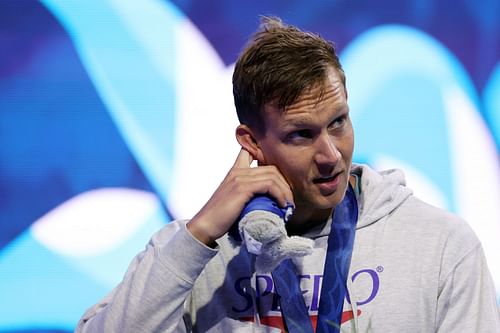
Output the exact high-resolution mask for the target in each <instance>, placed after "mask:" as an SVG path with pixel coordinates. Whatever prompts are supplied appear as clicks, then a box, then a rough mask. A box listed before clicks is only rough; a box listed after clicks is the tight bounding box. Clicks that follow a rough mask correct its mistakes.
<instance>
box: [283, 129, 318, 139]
mask: <svg viewBox="0 0 500 333" xmlns="http://www.w3.org/2000/svg"><path fill="white" fill-rule="evenodd" d="M288 138H289V139H310V138H312V133H311V131H310V130H298V131H294V132H292V133H290V134H288Z"/></svg>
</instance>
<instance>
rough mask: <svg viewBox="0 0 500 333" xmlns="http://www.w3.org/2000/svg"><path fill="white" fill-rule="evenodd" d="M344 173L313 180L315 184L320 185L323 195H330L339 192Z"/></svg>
mask: <svg viewBox="0 0 500 333" xmlns="http://www.w3.org/2000/svg"><path fill="white" fill-rule="evenodd" d="M341 175H342V172H337V173H335V174H333V175H331V176H326V177H318V178H315V179H314V180H313V183H314V184H316V185H318V187H319V190H320V192H321V193H322V194H323V195H330V194H332V193H334V192H335V191H336V190H337V187H338V186H339V184H340V178H341Z"/></svg>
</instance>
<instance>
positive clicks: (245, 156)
mask: <svg viewBox="0 0 500 333" xmlns="http://www.w3.org/2000/svg"><path fill="white" fill-rule="evenodd" d="M252 161H253V156H252V155H251V154H250V153H249V152H248V151H247V150H245V149H244V148H241V150H240V152H239V154H238V157H236V161H235V162H234V165H233V168H249V167H250V164H251V163H252Z"/></svg>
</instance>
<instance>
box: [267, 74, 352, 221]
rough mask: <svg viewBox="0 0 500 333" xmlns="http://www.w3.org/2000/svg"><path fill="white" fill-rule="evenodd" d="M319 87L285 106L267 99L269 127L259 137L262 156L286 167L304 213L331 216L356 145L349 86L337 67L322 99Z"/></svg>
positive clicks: (343, 188) (273, 163) (319, 216)
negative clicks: (349, 104) (279, 107)
mask: <svg viewBox="0 0 500 333" xmlns="http://www.w3.org/2000/svg"><path fill="white" fill-rule="evenodd" d="M319 93H320V87H313V88H312V89H310V90H307V91H305V92H304V93H303V94H302V95H301V96H300V97H299V99H298V100H297V101H296V102H295V103H294V104H293V105H291V106H289V107H288V108H287V109H286V110H285V112H281V110H279V109H278V108H277V107H276V106H274V105H273V104H272V103H269V104H267V105H266V106H265V107H264V114H263V116H264V121H265V124H266V132H265V134H264V135H263V136H262V137H260V138H258V139H257V143H258V145H259V146H260V149H261V151H262V155H263V157H264V161H261V162H263V163H264V164H272V165H275V166H277V167H278V169H279V170H280V171H281V172H282V173H283V175H284V176H285V178H286V179H287V181H288V183H289V184H290V186H291V188H292V191H293V195H294V200H295V205H296V208H297V210H296V213H298V214H299V215H300V216H301V217H302V218H306V219H308V218H311V219H314V218H321V217H325V216H327V215H328V214H330V212H331V209H332V208H333V207H335V206H336V205H337V204H338V203H339V202H340V201H341V200H342V199H343V197H344V193H345V191H346V187H347V183H348V181H349V171H350V166H351V160H352V153H353V147H354V133H353V128H352V124H351V120H350V117H349V107H348V105H347V98H346V92H345V90H344V86H343V84H342V82H341V81H340V78H339V75H338V74H337V72H336V70H334V69H331V70H330V71H329V74H328V78H327V80H326V82H325V90H324V94H323V96H322V98H321V99H320V100H318V96H319ZM299 212H300V213H299ZM295 215H296V214H294V217H295Z"/></svg>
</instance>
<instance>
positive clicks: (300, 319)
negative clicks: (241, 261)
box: [272, 185, 358, 333]
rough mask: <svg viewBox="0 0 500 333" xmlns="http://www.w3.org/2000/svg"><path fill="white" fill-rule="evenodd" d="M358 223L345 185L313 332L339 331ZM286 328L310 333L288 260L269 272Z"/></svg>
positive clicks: (350, 191) (355, 206) (352, 198)
mask: <svg viewBox="0 0 500 333" xmlns="http://www.w3.org/2000/svg"><path fill="white" fill-rule="evenodd" d="M357 220H358V204H357V201H356V195H355V193H354V190H353V189H352V188H351V186H350V185H349V186H348V188H347V191H346V194H345V196H344V199H343V200H342V202H340V203H339V204H338V205H337V206H336V207H335V210H334V213H333V218H332V226H331V230H330V235H329V236H328V248H327V254H326V260H325V267H324V272H323V284H322V287H321V295H320V302H319V309H318V322H317V326H316V333H327V332H328V333H331V332H335V333H337V332H340V325H341V320H342V311H343V306H344V298H345V295H346V292H347V274H348V273H349V266H350V265H351V257H352V248H353V245H354V236H355V233H356V223H357ZM272 276H273V280H274V284H275V287H276V292H277V293H278V295H280V307H281V314H282V316H283V320H284V322H285V325H286V329H287V331H288V332H290V333H299V332H300V333H313V332H314V329H313V327H312V323H311V320H310V318H309V312H308V310H307V307H306V304H305V301H304V297H303V296H302V291H301V290H300V286H299V280H298V278H297V273H296V272H295V268H294V264H293V262H292V260H291V259H287V260H284V261H283V262H282V263H281V264H280V265H279V266H278V267H277V268H276V269H275V270H274V271H273V272H272Z"/></svg>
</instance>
